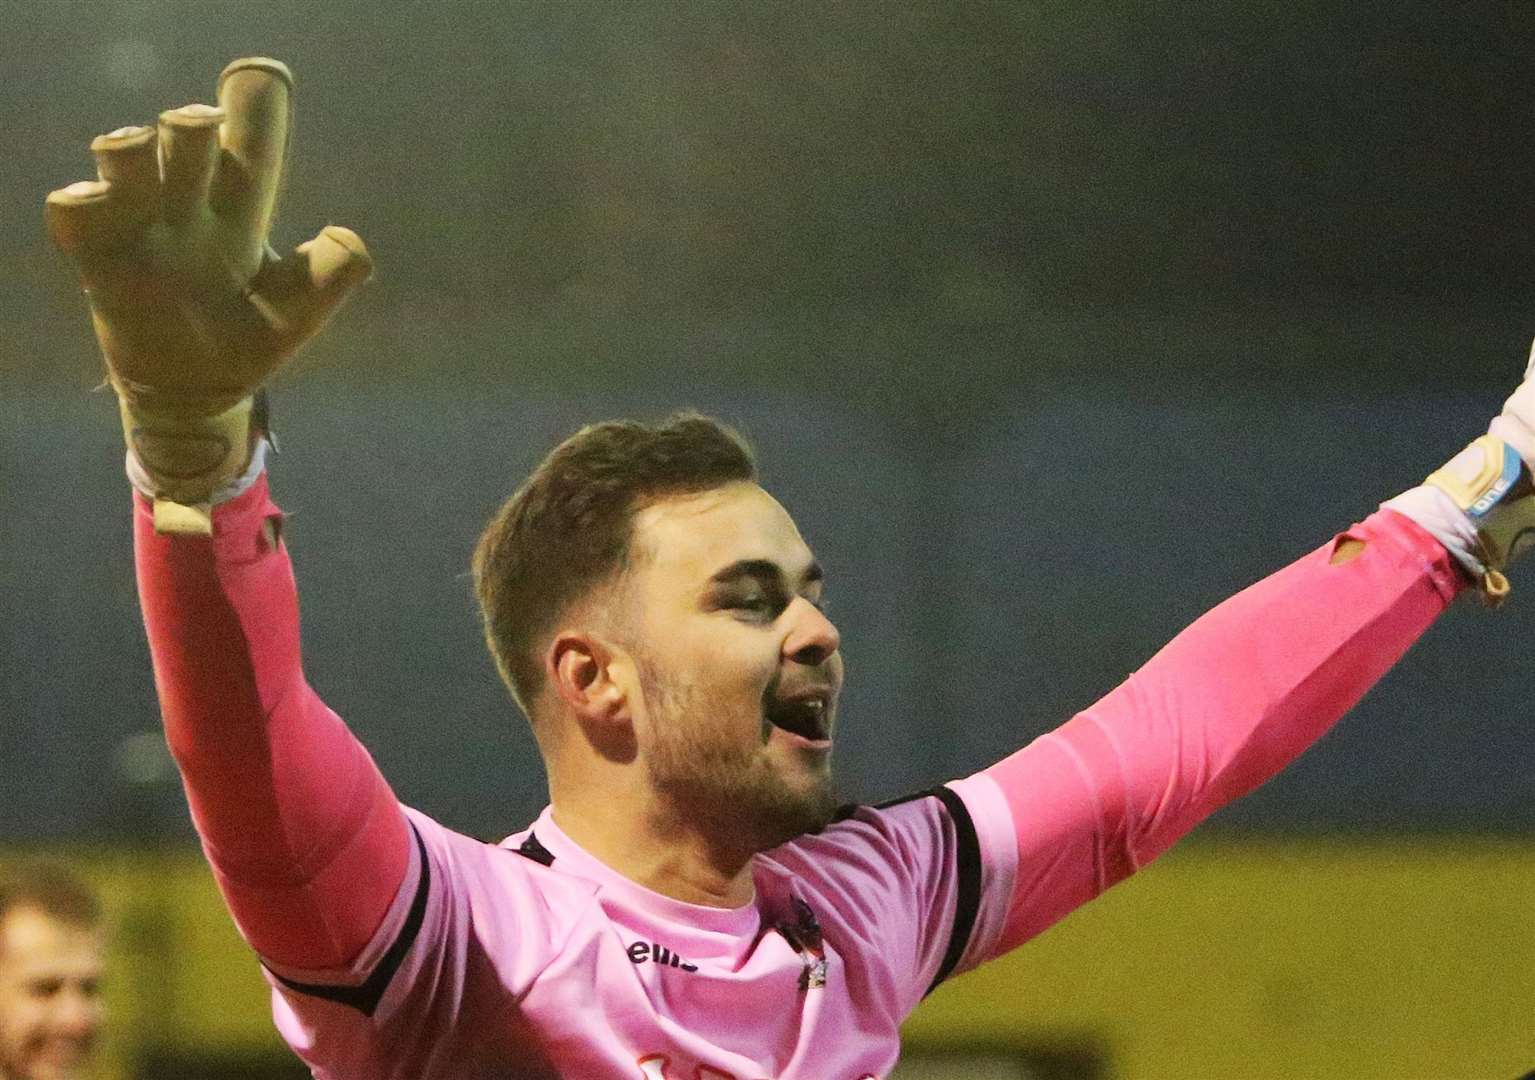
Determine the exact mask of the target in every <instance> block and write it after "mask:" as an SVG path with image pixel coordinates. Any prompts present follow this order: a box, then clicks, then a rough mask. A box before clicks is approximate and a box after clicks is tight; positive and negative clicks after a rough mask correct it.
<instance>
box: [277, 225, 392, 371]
mask: <svg viewBox="0 0 1535 1080" xmlns="http://www.w3.org/2000/svg"><path fill="white" fill-rule="evenodd" d="M372 273H373V259H372V257H371V256H370V255H369V254H368V249H367V246H366V245H364V244H363V242H362V238H361V237H359V236H358V235H357V234H356V233H354V232H353V231H352V230H351V229H345V228H342V227H341V226H340V225H327V226H326V227H325V228H324V229H322V230H320V234H319V235H318V236H316V237H315V238H314V239H313V240H307V241H305V242H304V243H302V244H300V245H299V246H298V247H297V248H296V249H294V252H293V254H292V255H291V256H290V257H288V258H286V259H283V260H281V261H276V262H271V263H268V264H267V266H266V268H265V269H263V270H262V272H261V273H260V274H259V275H258V276H257V278H256V280H255V282H254V286H255V295H254V296H253V299H254V300H255V301H256V302H257V303H258V304H260V305H261V306H262V307H264V308H266V310H267V312H268V317H269V319H270V320H271V321H272V324H273V326H274V327H275V328H276V329H277V333H278V336H279V338H280V339H281V341H282V345H283V348H284V350H285V351H289V350H292V349H296V348H298V346H299V345H301V344H303V342H304V341H305V340H307V339H308V338H309V337H311V336H312V335H313V334H314V333H315V331H317V330H319V328H320V327H321V326H323V325H324V324H325V321H326V320H327V319H329V318H330V317H331V315H333V314H334V313H335V311H336V309H337V308H339V307H340V306H341V304H342V302H343V301H345V300H346V298H347V295H348V294H349V293H351V291H352V290H353V289H355V288H356V287H357V286H358V285H361V284H362V283H363V282H364V281H366V280H368V278H369V277H370V276H371V275H372Z"/></svg>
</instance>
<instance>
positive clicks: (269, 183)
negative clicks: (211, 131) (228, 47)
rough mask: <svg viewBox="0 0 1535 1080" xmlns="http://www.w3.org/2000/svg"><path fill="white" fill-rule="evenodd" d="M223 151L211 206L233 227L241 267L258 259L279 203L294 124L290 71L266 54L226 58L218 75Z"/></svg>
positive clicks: (251, 271) (258, 262)
mask: <svg viewBox="0 0 1535 1080" xmlns="http://www.w3.org/2000/svg"><path fill="white" fill-rule="evenodd" d="M218 99H219V107H220V108H221V109H223V111H224V127H223V132H222V134H221V136H220V141H221V142H222V144H223V148H224V154H223V157H222V159H221V161H220V163H219V169H218V175H217V177H216V178H215V181H214V186H213V194H212V203H213V209H214V211H215V212H216V213H217V214H218V215H219V216H220V217H221V218H222V219H223V220H224V221H226V222H227V223H228V224H229V225H230V226H231V227H232V229H233V234H234V236H235V237H236V250H237V252H238V254H239V258H240V260H241V262H242V264H243V266H242V269H243V270H244V271H245V272H246V273H249V274H254V273H255V272H256V268H257V267H259V266H260V265H261V259H262V256H263V254H264V251H265V246H266V236H267V231H268V229H270V227H271V224H272V214H273V212H274V211H275V209H276V206H277V196H278V190H279V188H280V187H281V183H282V176H283V166H284V162H285V160H286V158H287V150H288V140H289V137H290V134H291V132H292V128H293V122H292V121H293V76H292V74H290V73H289V71H288V69H287V67H286V66H285V65H283V64H281V63H280V62H278V61H276V60H269V59H266V58H265V57H247V58H245V59H243V60H236V61H235V62H234V63H232V64H230V65H229V66H228V67H226V68H225V69H224V71H223V74H221V75H220V76H219V88H218Z"/></svg>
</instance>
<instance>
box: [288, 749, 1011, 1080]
mask: <svg viewBox="0 0 1535 1080" xmlns="http://www.w3.org/2000/svg"><path fill="white" fill-rule="evenodd" d="M961 800H963V801H961ZM970 807H974V808H975V812H974V813H972V812H970V811H969V809H968V808H970ZM409 813H410V822H411V825H412V828H413V831H414V833H415V837H416V838H417V843H416V845H415V846H416V851H417V854H416V856H415V858H413V859H412V862H411V870H410V874H409V875H408V877H407V887H406V888H405V889H402V891H401V893H400V895H399V897H398V900H397V903H396V904H395V905H394V906H393V908H392V909H391V910H390V912H389V915H388V917H387V918H386V919H385V921H384V925H383V926H382V927H380V929H379V933H378V935H377V937H376V938H375V939H374V941H373V943H372V944H371V945H370V946H369V948H368V949H366V950H365V951H364V952H363V954H362V955H361V956H360V957H359V958H358V961H357V963H356V964H355V965H353V966H352V968H351V969H350V970H348V971H337V972H328V973H323V974H321V975H320V976H319V981H318V984H316V973H315V972H297V971H287V972H284V971H281V970H271V971H270V972H269V977H270V978H271V979H272V982H273V985H274V987H276V989H277V991H278V992H277V993H276V994H275V995H274V999H275V1012H276V1017H277V1023H278V1027H279V1029H280V1030H281V1031H282V1034H283V1037H284V1038H286V1039H287V1040H288V1042H289V1044H290V1045H291V1046H293V1048H294V1049H295V1050H297V1051H298V1052H299V1053H300V1054H301V1055H302V1056H304V1057H305V1058H306V1059H307V1060H309V1061H310V1062H311V1064H312V1065H314V1066H315V1075H317V1076H321V1077H332V1076H334V1077H354V1076H356V1077H362V1076H366V1077H385V1076H388V1077H400V1078H402V1080H404V1078H417V1077H428V1076H430V1077H455V1078H463V1080H469V1078H481V1077H485V1078H489V1077H498V1078H506V1077H523V1076H527V1077H535V1076H547V1077H554V1076H560V1077H594V1078H595V1077H614V1078H620V1077H623V1078H628V1077H632V1078H634V1080H646V1078H649V1080H661V1078H663V1077H664V1078H667V1080H695V1078H697V1080H725V1078H727V1077H735V1078H736V1080H762V1078H775V1080H776V1078H784V1080H787V1078H804V1080H812V1078H813V1080H859V1078H863V1077H883V1076H886V1075H888V1073H889V1070H890V1069H891V1067H892V1066H893V1065H894V1064H895V1060H896V1056H897V1053H898V1049H899V1028H900V1024H901V1021H902V1020H903V1019H904V1018H905V1016H906V1014H907V1013H909V1012H910V1011H911V1009H912V1008H913V1007H914V1006H915V1005H916V1004H917V1002H918V1001H919V1000H920V999H921V998H922V995H923V994H924V993H925V992H926V991H927V990H928V988H929V987H930V986H931V985H932V984H933V983H934V982H935V981H936V980H938V979H939V978H940V977H941V976H942V975H946V974H948V973H949V972H951V971H954V970H958V969H959V968H963V967H965V966H966V965H967V964H973V963H974V962H975V959H976V958H977V957H979V956H981V955H984V954H985V953H986V952H987V949H988V947H989V946H990V945H992V944H994V943H995V941H996V938H997V935H998V934H999V932H1000V930H1001V926H1002V916H1003V913H1004V911H1003V909H1004V902H1005V898H1006V897H1007V896H1008V895H1009V894H1010V886H1011V868H1012V862H1013V859H1014V857H1015V856H1014V852H1015V850H1016V845H1015V843H1014V838H1013V832H1012V828H1011V825H1010V824H1009V816H1008V812H1007V808H1006V806H1005V804H1004V803H1003V801H1002V796H1001V794H1000V792H999V791H998V790H997V788H996V785H995V784H994V783H993V782H992V781H990V780H988V779H987V778H985V777H972V778H971V779H969V780H966V781H963V782H961V783H959V784H956V785H954V787H953V789H951V790H945V791H944V792H943V793H942V796H941V798H940V797H919V798H916V799H913V800H909V801H905V802H902V803H901V804H899V805H896V806H892V807H888V808H886V809H882V810H874V809H868V808H860V809H858V810H856V811H854V812H852V814H851V816H850V817H848V818H846V819H844V820H842V821H839V822H837V823H836V824H833V825H831V826H830V827H828V828H827V829H826V830H825V831H823V832H822V833H820V834H819V835H815V836H806V837H802V838H800V839H798V840H795V841H793V842H792V843H789V844H785V845H784V846H783V847H781V848H778V849H776V850H774V851H772V852H768V853H766V854H763V855H760V856H758V857H757V860H756V865H755V870H754V875H753V877H754V883H755V885H756V897H755V899H754V901H753V902H752V903H750V904H748V905H746V906H744V907H739V908H733V909H721V908H709V907H701V906H698V905H695V904H688V903H684V902H682V901H680V900H673V899H671V898H669V897H666V896H662V895H660V894H659V893H654V892H651V891H650V890H648V889H645V888H643V887H641V886H639V885H636V884H635V883H633V882H631V881H629V880H627V879H626V878H624V877H622V876H621V875H619V874H617V873H615V872H614V871H612V870H610V869H608V868H607V867H606V866H604V865H603V864H602V863H600V862H598V861H597V860H596V859H594V858H593V857H592V856H590V855H588V854H586V852H584V851H582V850H581V848H579V847H577V846H576V845H575V844H574V843H573V842H572V841H571V840H570V839H569V838H568V837H567V836H565V834H564V833H563V832H561V831H560V828H559V826H557V825H556V824H555V823H554V820H553V818H552V817H551V815H550V813H549V811H547V810H546V811H545V812H544V813H543V814H542V815H541V816H540V817H539V819H538V821H537V822H535V823H534V824H533V826H532V827H531V828H530V829H528V830H526V831H524V832H522V833H519V834H517V835H515V836H513V837H511V838H510V839H508V840H506V841H504V842H503V843H502V844H501V845H500V846H499V847H498V846H492V845H489V844H483V843H480V842H478V841H475V840H471V839H469V838H467V837H464V836H461V835H459V834H457V833H454V832H451V831H450V830H447V829H445V828H443V827H442V826H441V825H439V824H437V823H436V822H434V821H432V820H431V819H430V818H428V817H426V816H424V815H422V814H418V813H415V812H414V811H411V812H409ZM972 821H973V822H975V823H977V824H979V825H980V827H979V828H978V829H972V827H971V822H972ZM978 844H979V847H978ZM423 866H424V867H425V870H424V872H423V870H422V867H423ZM448 1033H451V1034H448Z"/></svg>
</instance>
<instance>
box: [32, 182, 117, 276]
mask: <svg viewBox="0 0 1535 1080" xmlns="http://www.w3.org/2000/svg"><path fill="white" fill-rule="evenodd" d="M110 188H111V185H110V184H107V183H106V182H105V181H102V180H81V181H78V182H76V183H73V184H70V185H69V186H68V187H62V188H59V189H58V190H57V191H50V192H49V193H48V199H47V201H46V202H45V203H44V204H43V220H44V222H45V223H46V224H47V226H48V235H49V237H50V238H51V239H52V240H53V242H54V243H55V244H57V245H58V247H59V249H60V250H61V251H63V252H64V253H65V254H67V255H73V256H76V257H79V256H81V255H82V254H83V253H84V249H85V248H87V247H89V246H99V245H101V244H102V243H103V242H104V241H105V240H106V239H107V238H109V237H110V236H111V235H112V233H113V232H114V229H113V225H114V222H115V217H116V215H115V213H114V211H115V209H116V208H115V207H114V206H113V204H112V201H111V199H110V198H109V197H108V191H109V190H110Z"/></svg>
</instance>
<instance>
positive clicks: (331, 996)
mask: <svg viewBox="0 0 1535 1080" xmlns="http://www.w3.org/2000/svg"><path fill="white" fill-rule="evenodd" d="M410 831H411V835H412V836H414V837H415V838H416V850H417V851H418V852H419V853H420V855H421V880H420V881H418V882H417V883H416V895H415V898H414V899H413V900H411V902H410V912H409V913H408V914H407V915H406V916H405V924H404V925H403V926H401V927H400V935H399V936H398V937H397V938H395V939H394V944H392V945H390V946H389V951H388V952H386V953H384V955H383V957H382V958H381V959H380V960H379V962H378V965H377V966H376V967H374V969H373V972H372V974H370V975H369V976H368V977H367V979H366V980H364V981H363V982H362V983H360V984H359V985H357V986H325V985H322V984H317V983H301V982H295V981H294V980H292V979H288V978H284V977H283V976H281V975H279V974H277V972H275V971H273V972H272V977H273V978H275V979H276V980H277V981H278V982H280V983H282V984H283V985H284V986H286V987H287V988H288V989H289V990H296V991H298V992H299V993H300V994H308V995H309V996H310V997H317V998H324V999H325V1000H326V1001H334V1002H337V1003H338V1004H341V1005H349V1006H351V1007H352V1008H354V1009H356V1010H357V1011H358V1012H360V1013H362V1014H363V1015H364V1016H372V1015H373V1011H374V1010H375V1009H377V1008H378V1003H379V1001H381V1000H382V999H383V997H384V991H385V990H387V989H389V981H390V980H391V979H393V978H394V973H395V972H396V971H398V970H399V969H400V964H401V962H402V961H404V959H405V954H406V953H407V952H409V951H410V947H411V946H412V945H413V944H415V941H416V935H417V934H419V933H420V932H421V923H422V921H423V920H425V918H426V899H427V895H428V893H429V892H430V891H431V885H432V868H431V864H430V863H429V862H428V861H427V857H426V844H425V842H423V841H422V839H421V833H420V832H418V831H417V829H416V826H415V823H414V822H412V823H410ZM267 970H268V971H271V969H270V968H268V969H267Z"/></svg>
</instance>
